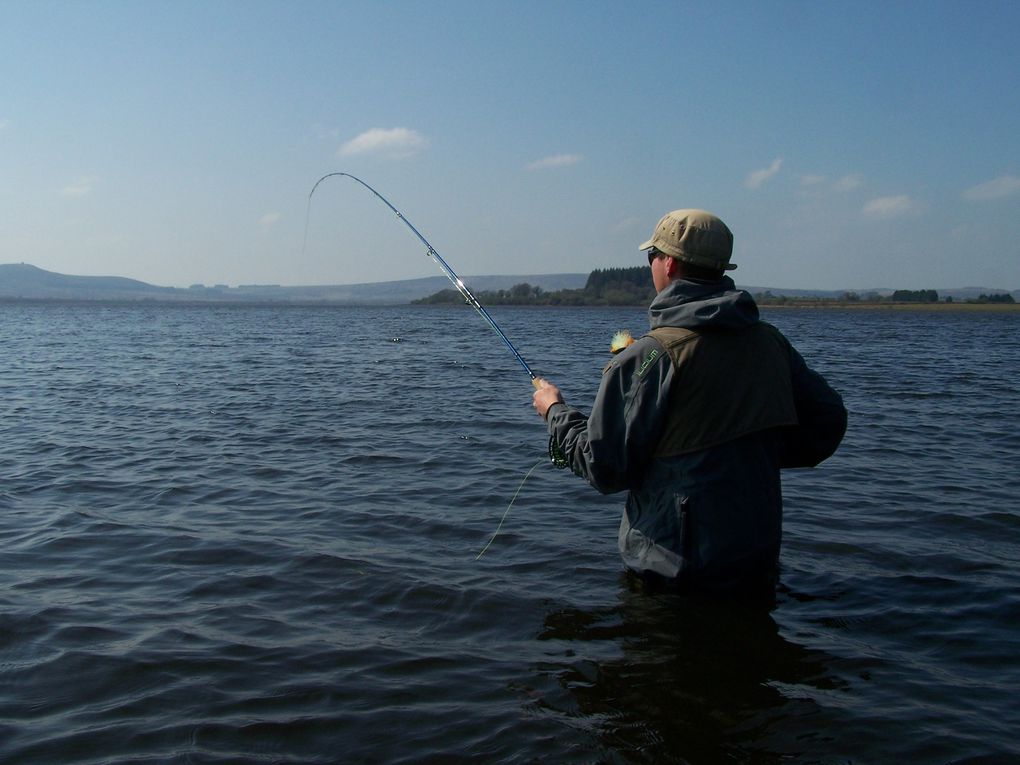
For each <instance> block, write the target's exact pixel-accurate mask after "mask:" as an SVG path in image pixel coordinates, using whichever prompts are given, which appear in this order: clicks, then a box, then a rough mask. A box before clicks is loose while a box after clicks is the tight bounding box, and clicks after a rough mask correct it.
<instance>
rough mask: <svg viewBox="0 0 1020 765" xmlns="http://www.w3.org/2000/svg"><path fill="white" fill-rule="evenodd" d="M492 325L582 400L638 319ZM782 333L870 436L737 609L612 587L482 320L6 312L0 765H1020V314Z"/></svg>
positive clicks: (567, 477) (0, 309) (808, 475)
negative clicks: (764, 590)
mask: <svg viewBox="0 0 1020 765" xmlns="http://www.w3.org/2000/svg"><path fill="white" fill-rule="evenodd" d="M492 313H493V315H494V317H495V318H496V320H497V321H499V322H500V324H501V326H502V327H503V329H504V330H505V331H506V332H507V334H508V335H509V336H510V337H511V339H513V340H514V341H515V343H516V344H517V345H518V347H519V349H520V350H521V352H522V354H523V355H524V357H525V358H526V359H528V361H529V363H531V365H532V366H533V367H534V368H535V369H536V370H537V371H538V372H540V373H541V374H544V375H546V376H548V377H549V378H550V379H551V380H553V381H555V382H557V383H558V384H559V385H560V386H561V388H562V389H563V390H564V393H565V395H566V396H567V398H568V400H570V401H571V402H573V403H576V404H578V405H580V406H582V407H583V408H586V407H588V406H589V405H590V402H591V400H592V397H593V395H594V392H595V388H596V386H597V384H598V377H599V372H600V370H601V368H602V366H603V364H604V363H605V361H606V359H607V357H608V344H609V338H610V336H611V334H612V333H613V332H614V331H615V330H617V329H623V328H628V329H631V330H633V331H635V333H637V332H639V331H641V330H642V329H643V328H644V327H646V318H645V312H644V311H643V310H640V309H576V308H575V309H510V308H494V309H493V311H492ZM765 317H766V319H768V320H769V321H771V322H773V323H775V324H776V325H777V326H779V327H780V328H781V329H782V330H783V331H784V332H785V333H786V334H787V336H788V337H790V339H791V340H792V341H793V342H794V343H795V345H797V347H798V348H799V349H800V350H801V351H802V352H803V353H804V355H805V357H806V358H807V359H808V361H809V363H810V364H811V365H812V366H813V367H815V368H816V369H818V370H819V371H821V372H822V373H823V374H824V375H826V377H827V378H828V379H829V381H830V382H831V383H832V384H833V385H834V386H835V387H836V388H837V389H839V390H840V391H841V392H842V394H843V395H844V398H845V401H846V403H847V406H848V409H849V410H850V427H849V431H848V433H847V436H846V439H845V441H844V443H843V446H842V447H841V449H840V450H839V452H838V453H837V454H836V455H835V456H834V457H833V458H832V459H830V460H829V461H828V462H826V463H825V464H824V465H823V466H821V467H820V468H818V469H815V470H810V471H807V470H806V471H790V472H788V473H786V474H785V476H784V483H785V494H786V515H785V537H784V547H783V555H782V565H783V568H782V576H781V586H780V588H779V592H778V593H777V597H776V601H775V603H772V604H749V603H739V602H726V601H717V600H703V599H698V598H689V597H687V598H685V597H680V596H676V595H666V594H652V593H646V592H642V591H641V590H640V588H637V587H636V586H634V585H633V584H632V583H631V582H630V581H629V580H628V578H627V577H626V576H625V575H623V574H622V572H621V564H620V562H619V559H618V555H617V551H616V529H617V524H618V522H619V515H620V510H621V506H622V501H623V497H622V496H619V495H618V496H612V497H602V496H599V495H597V494H596V493H595V492H594V491H593V490H591V489H590V488H589V487H588V486H587V485H586V484H584V483H583V482H582V481H581V480H580V479H578V478H576V477H574V476H572V475H571V474H570V473H569V472H568V471H558V470H556V469H555V468H553V467H552V466H551V465H549V464H547V462H546V458H545V448H546V436H545V429H544V425H543V423H542V422H541V421H540V420H539V419H538V418H537V417H536V416H535V414H534V412H533V410H532V409H531V406H530V400H531V386H530V384H529V380H528V378H527V376H526V375H524V374H523V372H522V370H521V369H520V367H519V366H517V364H516V362H515V361H514V359H513V357H512V356H511V355H510V354H509V353H508V352H507V350H506V348H504V347H503V346H502V345H501V344H500V342H499V340H498V338H497V337H496V336H495V335H494V334H493V333H492V332H491V331H490V330H489V329H488V327H487V326H486V325H485V324H484V322H482V321H481V320H480V319H479V317H478V316H477V315H475V314H474V313H473V312H472V311H470V310H469V309H467V308H430V309H424V308H415V307H392V308H330V307H200V306H163V305H150V306H100V305H53V304H50V305H47V304H15V303H8V304H0V348H2V353H3V361H2V363H0V401H2V402H3V403H2V406H3V412H4V416H3V418H2V420H0V761H2V762H5V763H6V762H10V763H19V764H20V763H121V762H124V763H126V762H132V763H136V762H161V763H162V762H171V763H228V762H229V763H233V762H265V763H334V762H359V763H418V762H486V763H517V762H524V763H526V762H556V763H561V762H563V763H574V762H576V763H594V762H599V763H603V762H605V763H686V762H689V763H716V762H734V763H742V762H753V763H818V762H821V763H889V762H896V763H959V762H970V763H975V765H976V764H977V763H983V764H984V765H988V763H1000V762H1011V763H1013V762H1017V761H1020V734H1018V731H1020V704H1018V703H1017V694H1018V689H1020V650H1018V646H1020V641H1018V638H1020V575H1018V573H1017V561H1018V559H1020V478H1018V475H1020V471H1018V469H1017V468H1018V464H1020V460H1018V456H1020V433H1018V417H1017V414H1018V412H1017V402H1018V400H1020V396H1018V394H1020V314H1017V313H1008V314H996V313H939V314H935V313H928V312H884V311H867V310H861V311H840V310H798V309H786V310H778V309H777V310H773V311H771V312H769V311H766V312H765ZM536 464H538V467H537V468H536V469H535V471H534V472H533V473H532V475H531V477H530V478H529V479H528V481H527V482H526V483H525V484H524V486H523V488H522V489H521V492H520V494H519V495H518V497H517V499H516V501H515V503H514V504H513V506H512V508H511V510H510V513H509V515H508V516H507V518H506V521H505V523H504V525H503V526H502V529H501V531H500V533H499V535H498V536H496V538H495V540H494V541H493V543H492V545H491V546H490V547H489V548H488V550H487V551H486V552H485V554H484V556H482V557H481V558H480V559H477V560H476V557H477V555H478V553H479V552H480V551H481V550H482V548H483V547H484V546H485V544H486V543H487V542H488V541H489V539H490V538H491V537H492V535H493V533H494V532H495V531H496V529H497V526H498V524H499V522H500V518H501V517H502V516H503V514H504V511H505V510H506V509H507V507H508V505H509V503H510V500H511V498H512V497H513V495H514V492H515V491H517V489H518V487H519V486H520V484H521V480H522V479H523V478H524V476H525V474H526V473H527V472H528V471H529V470H530V469H531V468H532V467H534V466H535V465H536Z"/></svg>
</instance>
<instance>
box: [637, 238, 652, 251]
mask: <svg viewBox="0 0 1020 765" xmlns="http://www.w3.org/2000/svg"><path fill="white" fill-rule="evenodd" d="M654 246H655V245H653V244H652V240H651V239H649V240H648V241H647V242H645V243H644V244H643V245H641V246H640V247H638V249H639V250H650V249H652V247H654Z"/></svg>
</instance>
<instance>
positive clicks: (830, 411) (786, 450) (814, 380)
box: [780, 346, 847, 468]
mask: <svg viewBox="0 0 1020 765" xmlns="http://www.w3.org/2000/svg"><path fill="white" fill-rule="evenodd" d="M790 371H791V378H792V383H793V398H794V404H795V405H796V407H797V424H796V425H794V426H791V427H788V428H785V429H784V433H783V454H782V459H781V463H780V466H781V467H784V468H797V467H814V466H815V465H817V464H818V463H820V462H822V461H823V460H825V459H828V458H829V457H831V456H832V454H833V452H835V451H836V447H837V446H839V444H840V442H841V441H842V440H843V434H844V433H846V424H847V413H846V407H845V406H843V399H842V398H841V397H840V395H839V394H838V393H837V392H836V391H835V390H833V389H832V387H830V386H829V384H828V383H827V382H826V381H825V378H824V377H822V376H821V375H820V374H818V373H817V372H815V371H814V370H813V369H810V368H809V367H808V365H807V364H806V363H805V361H804V358H803V357H802V356H801V355H800V354H799V353H798V352H797V350H796V349H795V348H793V347H792V346H791V347H790Z"/></svg>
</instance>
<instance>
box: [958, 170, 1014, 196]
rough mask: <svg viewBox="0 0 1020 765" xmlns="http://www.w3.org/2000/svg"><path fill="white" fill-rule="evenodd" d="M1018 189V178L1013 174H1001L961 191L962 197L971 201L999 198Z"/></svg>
mask: <svg viewBox="0 0 1020 765" xmlns="http://www.w3.org/2000/svg"><path fill="white" fill-rule="evenodd" d="M1018 191H1020V178H1017V177H1016V176H1015V175H1002V176H999V177H998V178H994V179H992V180H990V181H985V182H984V183H979V184H978V185H977V186H973V187H972V188H969V189H967V190H966V191H965V192H963V198H964V199H969V200H971V201H979V200H984V199H1000V198H1002V197H1008V196H1009V195H1010V194H1015V193H1016V192H1018Z"/></svg>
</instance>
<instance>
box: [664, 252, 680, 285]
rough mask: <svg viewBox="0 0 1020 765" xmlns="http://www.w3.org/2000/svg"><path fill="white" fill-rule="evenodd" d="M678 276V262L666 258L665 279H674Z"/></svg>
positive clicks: (674, 259)
mask: <svg viewBox="0 0 1020 765" xmlns="http://www.w3.org/2000/svg"><path fill="white" fill-rule="evenodd" d="M679 275H680V261H679V260H677V259H676V258H670V257H667V258H666V278H667V279H669V280H671V281H672V280H673V279H676V278H677V277H678V276H679Z"/></svg>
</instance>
